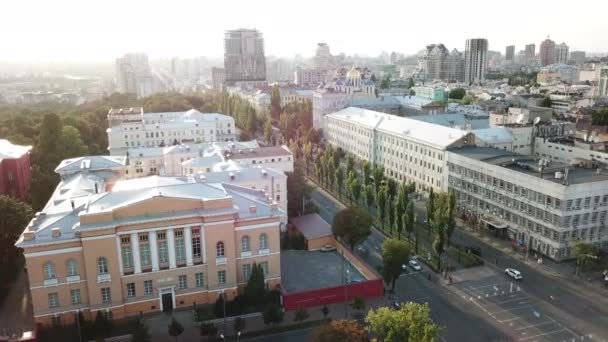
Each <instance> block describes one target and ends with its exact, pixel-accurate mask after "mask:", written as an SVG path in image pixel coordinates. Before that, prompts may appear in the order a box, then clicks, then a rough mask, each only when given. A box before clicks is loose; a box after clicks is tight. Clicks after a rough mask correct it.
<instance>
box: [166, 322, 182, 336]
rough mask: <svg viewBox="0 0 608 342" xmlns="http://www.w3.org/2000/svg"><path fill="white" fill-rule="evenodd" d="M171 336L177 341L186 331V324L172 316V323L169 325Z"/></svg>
mask: <svg viewBox="0 0 608 342" xmlns="http://www.w3.org/2000/svg"><path fill="white" fill-rule="evenodd" d="M167 330H168V332H169V336H172V337H174V338H175V340H176V341H177V337H178V336H179V335H181V334H182V333H183V332H184V326H183V325H182V324H181V323H180V322H178V321H177V320H176V319H175V318H171V323H170V324H169V327H168V329H167Z"/></svg>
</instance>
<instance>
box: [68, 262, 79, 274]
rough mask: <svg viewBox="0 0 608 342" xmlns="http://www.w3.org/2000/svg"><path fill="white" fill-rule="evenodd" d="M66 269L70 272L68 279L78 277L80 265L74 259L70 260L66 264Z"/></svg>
mask: <svg viewBox="0 0 608 342" xmlns="http://www.w3.org/2000/svg"><path fill="white" fill-rule="evenodd" d="M66 269H67V271H68V277H71V276H76V275H78V264H77V263H76V260H74V259H70V260H68V262H67V264H66Z"/></svg>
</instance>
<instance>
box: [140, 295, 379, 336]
mask: <svg viewBox="0 0 608 342" xmlns="http://www.w3.org/2000/svg"><path fill="white" fill-rule="evenodd" d="M390 304H391V303H390V300H389V299H388V295H387V296H386V297H380V298H373V299H368V300H366V301H365V310H362V311H358V310H353V309H352V307H351V306H350V303H349V304H348V308H347V317H348V319H353V313H355V312H363V313H364V314H366V313H367V311H368V310H369V309H371V308H374V309H376V308H378V307H381V306H388V305H390ZM327 307H328V308H329V314H328V316H327V317H328V318H332V319H344V314H345V311H344V304H343V303H337V304H330V305H327ZM322 308H323V307H322V306H318V307H311V308H306V311H308V314H309V315H310V316H309V317H308V318H307V319H306V320H305V321H304V322H308V321H316V320H321V319H323V318H324V317H323V313H322V312H321V309H322ZM295 313H296V311H295V310H294V311H287V312H285V315H284V317H283V322H281V323H279V324H276V325H275V327H278V326H288V325H291V324H294V323H297V322H294V320H293V319H294V317H295ZM172 317H174V318H175V319H176V320H177V321H178V322H179V323H181V324H182V326H183V327H184V332H183V333H182V334H181V335H180V336H179V338H178V339H179V341H200V340H201V335H200V327H198V326H195V324H194V321H193V318H192V310H180V311H175V312H173V313H172V314H165V313H159V314H158V315H154V316H152V317H148V318H145V321H146V325H147V326H148V331H149V333H150V335H151V337H152V340H151V341H152V342H156V341H158V342H161V341H167V340H168V339H169V338H170V336H169V334H168V326H169V324H170V323H171V318H172ZM234 318H235V317H228V318H227V319H226V326H225V330H224V323H223V319H221V318H220V319H216V320H213V321H214V322H217V323H215V326H216V327H217V329H218V332H217V334H218V336H219V334H224V332H226V333H227V335H228V336H235V335H236V332H235V331H234ZM244 319H245V329H244V330H243V331H244V332H245V333H247V332H252V331H259V330H265V329H269V328H270V327H271V326H270V325H266V324H265V323H264V318H263V316H262V315H261V314H257V315H253V314H251V315H245V316H244Z"/></svg>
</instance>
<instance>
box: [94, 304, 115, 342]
mask: <svg viewBox="0 0 608 342" xmlns="http://www.w3.org/2000/svg"><path fill="white" fill-rule="evenodd" d="M93 326H94V329H95V338H105V337H108V336H109V333H110V328H111V323H110V321H109V320H108V319H107V317H106V316H105V315H104V314H102V313H101V311H97V315H96V316H95V322H94V323H93Z"/></svg>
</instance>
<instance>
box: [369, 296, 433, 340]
mask: <svg viewBox="0 0 608 342" xmlns="http://www.w3.org/2000/svg"><path fill="white" fill-rule="evenodd" d="M430 311H431V310H430V308H429V305H428V303H425V304H418V303H415V302H408V303H405V304H403V305H402V306H401V308H400V309H399V310H392V309H390V308H387V307H381V308H378V309H377V310H373V309H372V310H370V311H369V312H368V314H367V317H366V318H365V322H366V323H368V324H369V326H368V329H369V331H370V332H371V333H372V334H373V335H374V336H376V338H377V341H382V342H397V341H399V342H434V341H435V340H436V338H437V336H438V335H439V326H438V325H437V324H435V323H434V322H433V320H432V319H431V312H430Z"/></svg>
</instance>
